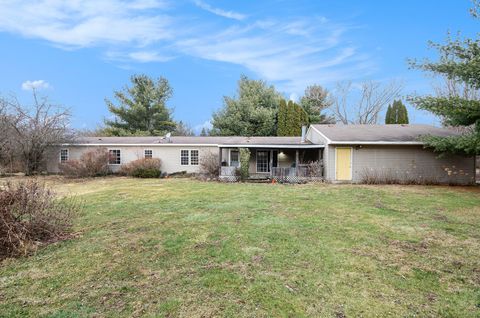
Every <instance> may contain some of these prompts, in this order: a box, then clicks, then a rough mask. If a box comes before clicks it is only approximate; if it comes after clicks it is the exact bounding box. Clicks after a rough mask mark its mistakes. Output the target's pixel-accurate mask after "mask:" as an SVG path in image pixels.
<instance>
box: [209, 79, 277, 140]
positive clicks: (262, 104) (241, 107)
mask: <svg viewBox="0 0 480 318" xmlns="http://www.w3.org/2000/svg"><path fill="white" fill-rule="evenodd" d="M281 99H282V96H281V94H280V93H278V92H277V91H276V90H275V87H274V86H273V85H268V84H267V83H266V82H265V81H262V80H252V79H249V78H247V77H246V76H244V75H242V76H241V77H240V80H239V81H238V89H237V94H236V96H233V97H230V96H224V103H223V107H222V109H220V110H219V111H217V112H215V113H213V115H212V126H213V127H212V129H211V130H210V134H211V135H220V136H235V135H236V136H275V135H276V134H277V127H276V119H277V112H278V106H279V103H280V100H281Z"/></svg>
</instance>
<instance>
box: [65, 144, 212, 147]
mask: <svg viewBox="0 0 480 318" xmlns="http://www.w3.org/2000/svg"><path fill="white" fill-rule="evenodd" d="M60 146H63V147H66V146H70V147H76V146H78V147H89V146H92V147H158V146H165V147H218V146H219V145H218V144H60Z"/></svg>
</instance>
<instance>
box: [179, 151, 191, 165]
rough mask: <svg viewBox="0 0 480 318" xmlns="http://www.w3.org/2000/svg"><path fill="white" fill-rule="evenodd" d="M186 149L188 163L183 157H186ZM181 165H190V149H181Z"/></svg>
mask: <svg viewBox="0 0 480 318" xmlns="http://www.w3.org/2000/svg"><path fill="white" fill-rule="evenodd" d="M184 151H185V152H186V153H187V155H186V157H187V163H183V159H184V158H185V155H184ZM180 165H181V166H189V165H190V150H188V149H180Z"/></svg>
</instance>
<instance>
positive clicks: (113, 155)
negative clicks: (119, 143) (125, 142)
mask: <svg viewBox="0 0 480 318" xmlns="http://www.w3.org/2000/svg"><path fill="white" fill-rule="evenodd" d="M108 154H109V157H108V164H109V165H119V164H120V162H121V161H120V149H113V150H109V151H108Z"/></svg>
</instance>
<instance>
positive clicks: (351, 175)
mask: <svg viewBox="0 0 480 318" xmlns="http://www.w3.org/2000/svg"><path fill="white" fill-rule="evenodd" d="M337 149H350V180H338V179H337ZM334 173H335V181H353V147H335V170H334Z"/></svg>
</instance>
